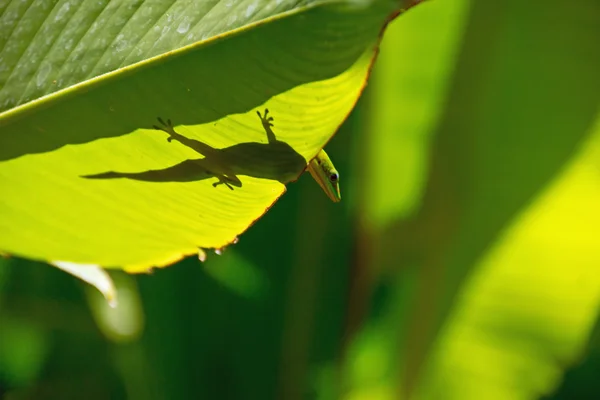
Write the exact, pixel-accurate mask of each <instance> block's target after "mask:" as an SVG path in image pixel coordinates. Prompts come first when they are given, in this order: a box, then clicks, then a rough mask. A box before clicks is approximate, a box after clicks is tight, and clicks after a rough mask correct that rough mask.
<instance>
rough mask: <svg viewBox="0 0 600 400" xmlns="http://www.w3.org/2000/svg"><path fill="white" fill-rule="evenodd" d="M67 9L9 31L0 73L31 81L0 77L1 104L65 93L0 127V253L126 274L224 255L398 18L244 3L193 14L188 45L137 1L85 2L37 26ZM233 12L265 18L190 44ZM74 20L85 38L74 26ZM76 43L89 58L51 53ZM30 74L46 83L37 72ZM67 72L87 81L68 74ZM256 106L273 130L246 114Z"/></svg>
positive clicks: (329, 126)
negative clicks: (7, 67)
mask: <svg viewBox="0 0 600 400" xmlns="http://www.w3.org/2000/svg"><path fill="white" fill-rule="evenodd" d="M152 3H154V2H152ZM66 4H67V3H66V2H60V7H59V4H57V6H56V7H54V8H53V9H52V10H51V11H48V10H49V9H47V8H44V7H45V6H43V5H42V4H40V3H39V2H34V4H33V5H32V7H33V8H29V9H27V10H25V11H23V10H21V11H22V12H20V13H16V14H15V13H13V14H11V15H13V16H15V15H16V17H15V18H17V19H19V18H20V20H18V21H16V22H14V21H13V20H12V19H9V21H8V22H14V23H13V26H12V28H11V29H12V34H11V35H10V38H9V40H8V42H7V44H6V45H5V48H4V53H6V54H7V55H6V57H7V60H12V64H11V65H12V66H13V67H14V71H20V68H21V67H20V66H21V63H22V62H23V60H25V59H30V60H33V61H32V62H35V63H37V67H36V68H38V69H37V70H36V71H37V72H33V70H32V71H30V72H28V73H24V75H19V77H15V76H14V74H13V75H10V76H9V77H8V78H6V77H5V78H4V82H5V85H4V87H3V92H2V93H1V95H2V97H1V98H3V99H4V102H3V103H2V104H4V105H5V106H12V105H15V104H21V103H22V102H24V101H26V100H30V99H33V98H36V97H39V96H40V95H42V94H46V93H51V92H52V91H53V87H52V84H53V83H54V81H56V85H57V87H65V89H62V90H60V91H58V92H55V93H51V94H49V95H47V96H45V97H41V98H37V99H35V100H32V101H30V102H28V103H25V104H22V105H20V106H18V107H16V108H12V109H9V110H7V111H6V112H4V113H3V114H0V185H1V186H2V188H3V195H2V198H0V250H2V251H4V252H7V253H10V254H16V255H19V256H24V257H28V258H33V259H40V260H47V261H55V262H56V261H58V262H63V261H66V262H72V263H80V264H97V265H101V266H105V267H123V266H124V267H126V268H127V269H129V270H136V271H137V270H146V269H147V268H148V267H149V266H152V265H159V266H160V265H165V264H168V263H171V262H173V261H175V260H177V259H180V258H181V257H183V256H185V255H189V254H193V253H195V252H197V251H198V250H197V249H198V247H201V248H221V247H223V246H226V245H228V244H229V243H231V242H233V241H235V239H236V237H237V235H239V234H240V233H242V232H243V231H244V230H246V229H247V228H248V226H249V225H251V224H252V223H253V222H254V221H255V220H257V219H258V218H260V216H261V215H262V214H263V213H264V212H265V211H266V210H267V209H268V208H269V207H270V206H271V205H272V204H273V203H274V202H275V201H276V200H277V198H279V196H281V194H282V193H283V192H284V191H285V184H287V183H289V182H290V181H293V180H295V179H297V177H298V176H299V175H300V174H301V173H302V171H303V170H304V168H305V166H306V162H307V160H310V159H311V158H312V157H314V156H315V155H316V153H317V152H318V151H319V150H320V149H321V148H322V147H323V146H324V145H325V143H326V142H327V141H328V140H329V139H330V138H331V136H332V135H333V133H334V132H335V130H336V129H337V127H338V126H339V125H340V124H341V123H342V121H343V120H344V119H345V118H346V116H347V115H348V113H349V112H350V110H351V109H352V107H353V106H354V104H355V102H356V100H357V98H358V97H359V95H360V93H361V90H362V88H363V86H364V85H365V80H366V79H367V76H368V72H369V68H370V65H371V63H372V61H373V57H374V52H375V48H376V45H377V42H378V38H379V34H380V31H381V29H382V28H383V26H384V24H385V23H386V21H387V20H388V19H389V17H390V16H391V15H392V14H393V13H394V12H395V11H394V10H395V9H396V8H397V7H398V6H399V4H392V3H389V2H386V1H383V0H382V1H380V2H373V3H356V2H348V3H345V2H319V3H318V5H311V6H310V7H298V8H296V9H294V10H293V12H287V13H281V12H280V13H279V14H277V12H276V11H277V10H280V9H277V8H276V7H274V6H273V3H268V4H266V5H263V7H261V8H260V10H259V11H256V13H253V12H252V13H249V11H248V10H250V9H251V8H252V4H255V3H252V4H250V3H249V4H247V5H245V8H243V9H238V8H236V9H235V10H234V11H231V12H230V13H226V11H225V9H221V8H218V9H219V10H221V11H219V12H216V11H214V13H212V12H213V11H212V10H211V11H209V10H206V14H205V15H204V18H206V20H205V19H203V18H202V16H201V15H200V14H198V15H197V16H196V17H194V18H196V19H197V21H198V22H197V24H196V25H194V26H195V27H194V28H193V29H192V31H193V32H194V33H193V34H191V33H190V34H188V35H187V36H186V37H185V38H182V37H180V36H177V35H179V33H177V32H178V30H177V29H175V30H172V29H171V28H172V27H175V25H177V26H178V27H179V26H181V24H182V23H183V22H182V21H183V19H184V18H186V17H185V16H184V15H183V14H179V13H175V12H173V8H169V11H165V10H166V7H163V8H162V9H161V10H162V11H159V10H158V9H157V10H155V11H157V13H158V14H156V15H155V14H152V16H148V18H141V16H143V15H145V14H144V12H150V11H149V10H148V7H149V5H148V4H146V3H144V4H145V5H144V6H143V7H142V5H141V4H138V3H135V4H137V5H140V7H141V8H139V9H138V10H137V11H135V10H134V11H132V10H130V9H129V8H128V7H127V6H125V5H124V6H123V7H119V8H114V7H113V8H114V9H112V8H111V7H112V5H107V6H106V7H101V9H98V10H95V11H94V10H93V9H89V10H87V9H86V7H97V5H91V4H88V3H87V2H86V3H81V4H80V7H79V8H77V10H74V9H71V8H69V9H68V10H66V11H64V12H65V13H71V14H69V15H70V16H71V19H70V20H69V22H68V23H66V24H52V23H50V22H48V21H52V20H56V19H58V20H60V21H62V19H61V18H59V15H58V13H60V12H61V10H64V9H65V7H66ZM161 4H162V5H163V6H164V4H163V3H161ZM226 4H227V3H226ZM226 4H225V5H226ZM132 5H133V3H132ZM217 5H218V6H222V5H223V3H217ZM34 6H35V7H34ZM11 7H12V8H18V6H17V5H16V4H13V3H11V4H10V6H9V7H8V8H11ZM98 7H99V6H98ZM144 7H146V8H144ZM173 7H175V8H177V7H183V6H182V2H176V3H175V5H173ZM240 7H241V6H240ZM257 7H258V6H257ZM8 8H7V10H6V12H5V13H4V16H5V18H6V15H7V13H8V12H9V11H8ZM158 8H160V7H158ZM143 10H146V11H143ZM213 10H215V9H213ZM243 10H245V11H244V12H245V14H244V15H246V14H248V13H249V15H250V16H249V17H248V18H246V19H241V20H240V21H243V22H242V23H247V22H251V21H253V20H255V19H257V18H258V17H257V16H264V17H266V16H267V15H273V17H271V18H268V19H264V20H261V21H260V22H258V23H255V24H251V25H248V26H245V27H243V28H241V29H238V30H236V31H233V32H229V33H227V34H224V35H221V36H218V37H213V38H212V39H210V40H205V41H202V42H195V43H193V42H194V41H195V40H198V39H199V38H201V37H204V36H207V35H211V34H215V33H218V32H222V31H225V30H227V29H226V28H225V27H223V26H222V25H219V27H214V28H209V27H208V25H210V24H209V23H210V22H213V23H214V22H216V21H221V22H222V21H223V16H224V15H228V18H230V19H231V20H234V19H233V16H235V15H237V16H239V15H240V13H244V12H242V11H243ZM268 10H271V11H268ZM291 10H292V9H291V8H288V9H286V10H283V9H281V11H291ZM251 11H252V10H251ZM128 13H131V15H129V14H128ZM170 13H173V15H177V16H178V17H177V18H179V19H177V18H175V17H174V16H171V18H175V19H177V21H179V24H177V22H174V21H170V20H169V18H170V17H169V15H171V14H170ZM225 13H226V14H225ZM269 13H270V14H269ZM184 14H185V13H184ZM65 15H67V14H65ZM128 16H129V17H128ZM94 18H95V19H94ZM165 18H166V19H165ZM147 19H151V20H154V21H157V22H155V23H154V25H152V24H148V23H147ZM30 20H35V21H38V23H37V25H36V26H38V31H37V32H38V34H34V32H33V30H32V29H30V28H29V27H28V26H26V25H27V23H26V22H27V21H30ZM79 20H82V21H83V20H85V21H87V26H89V30H92V31H93V32H94V33H93V35H91V36H90V34H89V33H84V32H81V31H80V30H79V28H77V27H75V26H74V24H75V22H73V21H79ZM40 21H41V22H40ZM161 21H162V22H161ZM8 22H7V21H6V19H5V21H4V24H3V25H1V26H2V27H3V28H2V31H1V32H3V33H4V36H3V37H5V36H6V35H7V33H8V32H9V30H8V27H9V25H10V24H8ZM169 23H170V24H172V26H171V25H169ZM161 24H162V26H163V30H164V31H163V33H161V35H159V36H156V30H157V27H160V26H161ZM190 24H191V22H190ZM34 25H35V24H34ZM184 25H185V24H184ZM190 26H191V25H190ZM202 26H204V28H202ZM72 29H75V30H77V33H73V32H72ZM24 31H26V32H24ZM27 32H29V33H27ZM40 32H41V33H40ZM69 33H72V34H73V35H72V36H69ZM19 35H20V36H19ZM40 35H41V36H42V38H40ZM77 35H79V36H77ZM123 35H124V36H123ZM173 35H175V36H173ZM14 37H20V38H21V41H16V42H15V41H14ZM43 37H46V38H47V39H48V41H49V42H51V43H52V45H51V46H44V44H43V43H42V42H43ZM74 37H79V40H80V43H88V42H89V43H90V46H91V47H90V48H89V49H87V51H83V50H81V46H82V45H81V44H80V45H77V46H75V47H71V46H67V45H66V44H65V43H63V41H65V40H66V41H67V42H68V40H70V39H69V38H71V39H73V38H74ZM50 38H53V39H52V40H51V39H50ZM119 38H120V39H119ZM25 40H28V41H29V42H28V43H25V44H23V43H22V41H25ZM53 40H54V41H53ZM86 40H87V42H86ZM124 40H130V41H131V43H130V42H129V41H128V42H127V43H126V44H127V46H129V47H127V46H126V47H127V49H128V50H129V51H124V50H123V49H122V42H123V41H124ZM133 42H136V44H135V45H133ZM11 43H12V44H13V45H12V46H11V45H10V44H11ZM187 43H193V44H191V45H189V46H185V47H181V48H176V49H175V47H177V46H179V45H181V44H187ZM15 46H21V47H23V48H25V50H23V49H21V50H22V51H20V53H19V54H17V53H18V52H17V51H16V50H14V49H13V47H15ZM123 46H125V44H123ZM84 47H85V46H84ZM11 49H12V50H14V53H11V52H10V51H9V50H11ZM171 49H174V50H173V51H171V52H169V53H167V54H162V55H158V56H156V57H154V58H150V59H145V57H149V56H154V55H156V54H159V53H161V52H163V51H165V50H171ZM122 52H124V53H123V54H122ZM4 53H3V54H4ZM30 53H31V54H30ZM42 53H44V54H45V55H44V54H42ZM125 53H127V55H125ZM15 54H16V55H15ZM15 60H16V61H15ZM40 60H41V61H40ZM139 60H143V61H140V62H139V63H136V64H133V65H129V64H130V63H131V62H135V61H139ZM44 62H50V63H52V67H51V71H56V74H53V73H47V74H46V73H44V74H42V72H43V71H44V68H47V67H45V66H44V65H43V63H44ZM90 66H93V67H90ZM118 67H120V68H119V69H116V70H114V69H115V68H118ZM77 68H79V69H84V70H85V73H84V72H81V73H79V74H75V76H73V75H72V74H71V72H72V71H75V70H76V69H77ZM34 69H35V68H34ZM111 70H114V71H112V72H108V73H106V74H104V75H101V76H96V75H97V74H99V73H103V72H107V71H111ZM15 73H20V72H15ZM40 74H42V75H40ZM87 78H91V79H89V80H85V81H82V82H80V83H77V82H78V80H83V79H87ZM76 81H77V82H76ZM72 83H77V84H75V85H73V86H68V87H67V85H69V84H72ZM267 108H268V109H269V111H270V114H269V115H270V116H272V117H274V125H275V126H274V127H273V128H272V131H271V132H269V129H265V128H266V127H265V126H264V125H263V124H262V123H261V120H260V119H259V117H258V116H257V111H260V112H263V111H264V110H265V109H267ZM159 118H160V119H161V120H162V121H163V122H164V124H162V123H160V122H159ZM169 122H172V124H173V128H172V130H171V128H170V127H168V124H169ZM155 125H156V126H158V127H159V128H162V129H164V130H165V131H169V132H170V133H166V132H165V131H161V130H160V129H155V128H154V126H155ZM177 135H182V136H177ZM273 136H274V137H273ZM173 137H176V140H172V141H169V140H167V139H170V138H173ZM268 138H270V139H271V140H270V141H269V140H268ZM215 184H217V185H216V186H215Z"/></svg>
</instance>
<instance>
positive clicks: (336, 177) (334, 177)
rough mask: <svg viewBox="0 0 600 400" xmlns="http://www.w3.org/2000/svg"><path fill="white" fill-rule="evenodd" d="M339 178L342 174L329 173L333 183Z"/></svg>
mask: <svg viewBox="0 0 600 400" xmlns="http://www.w3.org/2000/svg"><path fill="white" fill-rule="evenodd" d="M338 179H340V176H339V175H338V174H337V173H335V172H334V173H333V174H331V175H329V180H330V181H331V182H333V183H335V182H337V181H338Z"/></svg>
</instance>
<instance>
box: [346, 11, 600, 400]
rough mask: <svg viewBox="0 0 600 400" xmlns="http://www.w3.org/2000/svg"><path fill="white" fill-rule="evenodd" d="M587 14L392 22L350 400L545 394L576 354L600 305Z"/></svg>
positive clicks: (593, 65)
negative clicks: (364, 315) (366, 310)
mask: <svg viewBox="0 0 600 400" xmlns="http://www.w3.org/2000/svg"><path fill="white" fill-rule="evenodd" d="M469 8H470V9H469ZM595 8H596V6H595V3H594V2H593V1H585V2H582V3H581V4H580V5H579V7H577V8H570V9H568V10H567V9H565V8H564V6H563V4H562V3H561V2H559V1H550V2H546V3H544V7H543V9H542V8H540V6H539V5H538V4H533V3H528V4H525V3H523V2H517V1H509V2H503V3H502V4H501V5H500V4H499V3H493V2H469V1H463V2H453V3H452V4H450V3H444V2H430V3H428V4H426V5H424V6H423V7H419V8H418V9H417V10H415V12H414V13H411V14H409V15H407V18H403V19H402V20H400V21H399V22H401V23H398V24H394V25H392V26H391V27H390V30H389V31H388V34H389V35H386V37H385V39H384V42H383V43H382V56H381V59H380V60H379V62H378V64H377V66H376V67H375V69H374V76H373V78H374V79H373V83H374V84H373V85H372V86H370V87H373V88H374V91H373V92H371V93H369V96H368V98H369V99H372V101H373V104H374V105H375V106H374V107H372V110H373V113H372V114H369V115H367V117H371V118H372V119H371V120H369V121H368V123H367V124H366V125H367V128H368V130H367V132H368V136H367V138H366V139H365V144H364V145H363V146H362V147H361V149H365V148H366V149H368V150H367V151H366V152H365V153H366V154H367V156H366V157H365V158H363V159H361V160H360V162H361V164H360V171H361V172H363V171H366V172H363V173H364V176H363V179H364V181H362V182H360V184H359V185H358V186H359V188H360V189H361V193H362V190H366V191H367V192H368V193H369V195H368V196H367V197H366V198H367V201H365V202H364V204H361V205H360V206H359V207H358V210H360V213H361V214H362V215H361V216H360V219H361V220H362V221H364V224H363V231H362V232H361V236H360V238H361V245H362V246H364V247H365V248H366V250H363V252H362V253H360V252H359V253H358V254H355V258H356V259H357V260H363V263H362V264H361V265H359V266H357V267H356V269H355V272H354V273H355V275H356V276H359V277H371V276H376V277H377V278H375V279H373V281H375V282H376V284H375V285H374V286H373V287H371V286H369V284H370V283H366V284H363V286H361V283H362V281H359V280H358V279H357V281H358V282H359V283H357V284H356V286H357V287H358V289H355V290H354V292H355V293H354V294H352V293H351V294H350V298H351V299H352V303H351V304H361V305H362V304H367V305H369V306H371V304H373V305H372V307H373V308H372V310H370V311H371V313H370V315H369V320H368V321H367V322H366V323H365V325H366V326H365V327H364V328H363V329H362V330H360V331H359V332H358V333H357V335H356V340H355V341H354V343H353V344H352V346H351V347H350V351H349V357H348V362H347V363H346V366H345V367H346V368H347V369H346V371H345V372H346V373H347V380H348V387H350V388H351V389H350V390H349V396H348V398H353V399H354V398H382V399H388V398H389V399H395V398H419V399H440V398H443V399H461V400H463V399H481V398H486V399H488V398H490V399H538V398H540V396H542V395H544V394H548V393H550V392H551V391H552V390H554V389H555V388H556V387H557V385H558V384H559V383H560V380H561V376H562V374H563V372H564V371H565V369H567V368H568V367H570V366H571V365H572V364H573V363H575V362H576V360H578V359H579V358H580V357H581V355H582V353H583V351H584V350H585V348H586V346H587V344H588V340H589V338H590V334H591V332H592V330H593V327H594V323H595V322H596V323H597V317H598V309H599V307H600V270H599V269H598V268H597V265H598V263H599V262H600V259H599V256H598V251H597V249H598V237H599V236H600V229H599V228H598V227H599V226H600V211H599V210H600V209H599V208H598V206H597V205H598V203H599V202H600V190H599V188H600V179H599V177H600V175H599V173H598V171H599V166H600V164H599V162H598V160H599V159H600V152H599V151H600V115H599V114H598V104H600V103H599V100H600V81H598V79H597V72H596V71H597V70H598V69H599V68H600V58H599V57H598V52H597V51H595V47H596V43H595V42H594V40H592V39H590V38H591V37H596V36H598V32H599V31H598V28H599V27H600V26H599V25H598V24H597V23H595V22H594V21H593V18H589V15H593V14H594V11H593V10H595ZM467 11H468V12H467ZM466 17H468V18H469V20H468V21H467V20H466ZM412 18H414V20H413V19H412ZM463 21H464V22H463ZM465 22H467V23H465ZM424 27H431V29H426V28H425V29H424ZM463 28H466V29H464V30H463ZM423 30H424V31H425V32H426V33H423ZM593 32H596V34H593ZM463 33H465V34H466V35H465V36H464V38H462V39H463V40H462V42H461V41H460V40H457V39H461V36H462V35H463ZM406 38H414V39H411V40H407V39H406ZM386 42H387V43H386ZM534 43H535V45H533V44H534ZM457 45H461V46H462V47H461V48H458V46H457ZM386 48H394V49H395V50H396V51H395V53H394V54H391V52H387V53H386V52H385V49H386ZM432 49H443V51H432ZM408 54H410V56H408ZM407 59H410V62H407V61H406V60H407ZM423 65H425V66H426V67H422V66H423ZM377 74H381V75H379V76H378V75H377ZM397 74H398V75H400V76H396V75H397ZM449 83H451V84H449ZM390 88H393V89H395V90H390ZM390 92H393V93H390ZM398 110H402V111H403V112H399V111H398ZM396 149H400V150H398V151H396ZM392 182H393V184H390V183H392ZM365 188H367V189H365ZM359 262H360V261H359ZM372 292H374V293H372ZM364 293H367V295H365V294H364ZM369 294H374V296H372V297H369V296H368V295H369ZM361 296H362V297H361ZM357 298H358V299H357ZM361 301H362V302H363V303H361ZM356 308H358V311H354V313H355V314H356V313H360V312H361V311H362V310H361V309H360V307H356ZM352 313H353V312H352V310H350V311H349V314H351V315H352ZM584 390H585V389H584Z"/></svg>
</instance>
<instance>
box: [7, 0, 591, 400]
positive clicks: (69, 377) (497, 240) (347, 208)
mask: <svg viewBox="0 0 600 400" xmlns="http://www.w3.org/2000/svg"><path fill="white" fill-rule="evenodd" d="M599 17H600V9H599V8H598V5H597V4H596V2H594V1H593V0H586V1H583V2H580V3H579V5H578V7H567V6H566V5H565V3H564V2H558V1H554V0H553V1H548V2H545V3H544V6H543V8H541V7H540V6H539V5H536V4H533V3H531V2H530V3H523V2H518V1H512V0H511V1H506V2H502V3H494V2H485V1H467V0H461V1H454V2H443V1H431V2H426V3H424V4H421V5H419V6H418V7H416V8H415V9H413V10H411V11H410V12H409V13H407V14H406V15H404V16H402V17H400V18H398V19H397V20H396V21H394V22H393V23H392V24H391V25H390V27H389V29H388V31H387V32H386V35H385V39H384V42H383V44H382V48H381V53H380V57H379V59H378V61H377V64H376V67H375V69H374V73H373V76H372V79H371V81H370V84H369V86H368V88H367V91H366V92H365V94H364V95H363V97H362V98H361V100H360V101H359V104H358V106H357V108H356V109H355V111H354V113H353V114H352V115H351V117H350V118H349V119H348V120H347V121H346V123H345V125H344V126H343V127H342V128H341V129H340V131H339V132H338V134H337V135H336V136H335V137H334V139H333V140H332V141H331V143H330V144H329V145H328V147H327V149H328V152H329V153H330V154H331V155H332V157H333V158H334V160H335V162H336V167H337V168H338V170H340V171H341V174H342V190H343V193H342V195H343V201H342V202H341V203H340V204H333V203H330V202H329V201H328V199H327V198H326V197H325V196H324V195H323V194H322V193H321V192H320V189H319V188H318V186H317V185H315V184H314V182H312V181H311V180H310V179H309V178H307V177H303V178H301V179H300V180H299V181H298V183H294V184H290V185H288V192H287V193H286V194H285V195H284V196H283V197H282V199H281V200H280V201H279V202H278V203H277V204H276V205H275V206H274V207H273V208H272V209H271V210H270V211H269V212H268V213H267V214H266V215H265V216H264V217H263V218H262V219H260V220H259V221H258V222H257V223H256V224H255V225H254V226H253V227H252V228H251V229H250V230H249V231H247V232H246V233H245V234H244V235H243V236H241V238H240V242H239V243H238V244H236V245H235V246H232V247H230V248H228V249H227V251H226V252H225V253H224V254H223V255H221V256H216V255H212V254H210V255H209V259H208V260H207V261H206V263H205V264H199V263H198V261H197V260H196V259H193V258H190V259H186V260H184V261H182V262H181V263H179V264H178V265H175V266H173V267H171V268H167V269H164V270H158V271H156V272H155V273H154V274H152V275H141V276H128V275H125V274H123V273H116V272H115V273H114V274H113V276H114V279H115V282H116V284H117V286H118V288H119V294H120V306H119V307H118V308H117V309H116V310H111V309H109V308H108V307H107V306H106V303H105V301H104V300H103V299H102V297H101V296H100V295H99V294H98V293H97V292H96V291H94V290H93V289H92V288H90V287H87V286H85V285H84V284H83V283H81V282H79V281H77V280H76V279H74V278H72V277H70V276H68V275H66V274H64V273H62V272H60V271H58V270H55V269H54V268H50V267H48V266H47V265H44V264H40V263H33V262H29V261H25V260H21V259H0V290H1V297H0V321H1V325H0V338H1V340H0V385H1V388H2V391H3V393H4V394H5V395H6V397H7V398H12V399H28V398H36V399H38V398H44V399H45V398H48V399H53V398H56V399H58V398H61V399H63V398H79V397H81V396H83V395H85V397H86V398H91V399H96V398H97V399H104V398H128V399H136V398H139V399H163V398H169V399H184V398H196V397H200V398H202V397H208V398H216V397H218V398H251V399H254V398H256V399H268V398H286V399H295V398H319V399H329V398H339V397H342V398H348V399H391V398H398V397H401V398H409V397H412V398H425V399H438V398H444V399H469V398H473V399H475V398H477V399H480V398H486V399H489V398H498V399H515V398H523V399H536V398H541V397H544V398H554V399H573V398H577V399H580V398H581V399H584V398H597V397H598V396H599V393H600V387H599V386H598V380H597V379H596V376H597V371H598V364H599V360H600V358H599V350H600V342H599V341H598V335H597V333H596V332H597V330H596V329H595V326H596V325H597V321H598V319H597V317H598V304H599V302H600V272H598V268H597V266H598V265H599V263H600V253H599V252H598V250H597V249H598V248H599V247H600V246H599V244H600V243H599V239H598V238H599V237H600V231H599V230H600V211H599V210H600V208H598V206H597V205H598V204H600V161H599V160H600V119H599V115H598V105H599V101H598V100H599V97H600V81H599V80H598V79H597V72H596V71H598V70H600V55H599V53H598V52H597V50H596V43H595V38H597V37H598V36H599V33H600V32H599V27H600V24H599V23H598V21H599ZM565 372H566V374H565ZM563 374H564V376H563Z"/></svg>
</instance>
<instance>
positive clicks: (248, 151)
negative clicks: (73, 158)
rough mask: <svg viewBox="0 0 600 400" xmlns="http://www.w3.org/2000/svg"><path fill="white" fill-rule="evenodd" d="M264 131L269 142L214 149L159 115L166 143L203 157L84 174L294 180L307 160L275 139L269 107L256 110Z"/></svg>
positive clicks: (230, 181) (222, 181)
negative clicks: (156, 166)
mask: <svg viewBox="0 0 600 400" xmlns="http://www.w3.org/2000/svg"><path fill="white" fill-rule="evenodd" d="M256 113H257V114H258V116H259V117H260V120H261V123H262V125H263V128H264V129H265V132H266V134H267V140H268V143H258V142H245V143H238V144H235V145H233V146H230V147H226V148H223V149H216V148H214V147H212V146H210V145H208V144H206V143H204V142H201V141H199V140H195V139H190V138H188V137H186V136H183V135H181V134H179V133H177V131H175V129H174V128H173V125H172V124H171V120H167V121H166V122H165V121H163V120H162V119H161V118H158V121H159V122H160V124H161V126H156V125H155V126H154V128H155V129H157V130H161V131H163V132H165V133H167V134H168V135H169V137H168V138H167V141H168V142H172V141H173V140H175V141H177V142H179V143H181V144H183V145H184V146H187V147H189V148H190V149H192V150H194V151H196V152H197V153H199V154H201V155H202V156H204V158H198V159H190V160H185V161H183V162H180V163H179V164H175V165H173V166H170V167H167V168H164V169H156V170H148V171H143V172H116V171H108V172H102V173H99V174H94V175H84V176H82V177H83V178H87V179H118V178H127V179H133V180H138V181H146V182H191V181H199V180H203V179H209V178H212V177H215V178H217V179H218V181H217V182H214V183H213V184H212V185H213V186H214V187H217V186H218V185H225V186H227V187H228V188H229V189H231V190H233V187H234V186H235V187H242V182H241V180H240V179H239V177H238V175H246V176H251V177H255V178H262V179H271V180H277V181H279V182H281V183H283V184H286V183H288V182H290V181H291V180H293V179H296V178H297V176H298V172H299V171H301V170H302V169H303V168H306V160H305V159H304V157H302V156H301V155H300V154H299V153H298V152H296V151H295V150H294V149H293V148H292V147H291V146H290V145H289V144H287V143H285V142H282V141H279V140H277V138H276V136H275V133H274V132H273V130H272V129H271V128H272V126H273V124H272V121H273V117H269V110H268V109H266V110H265V113H264V115H261V114H260V112H259V111H257V112H256Z"/></svg>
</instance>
